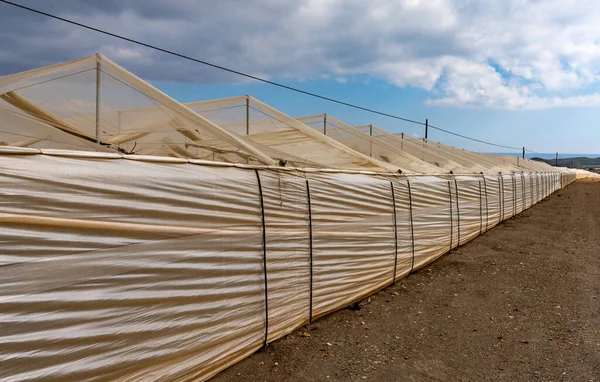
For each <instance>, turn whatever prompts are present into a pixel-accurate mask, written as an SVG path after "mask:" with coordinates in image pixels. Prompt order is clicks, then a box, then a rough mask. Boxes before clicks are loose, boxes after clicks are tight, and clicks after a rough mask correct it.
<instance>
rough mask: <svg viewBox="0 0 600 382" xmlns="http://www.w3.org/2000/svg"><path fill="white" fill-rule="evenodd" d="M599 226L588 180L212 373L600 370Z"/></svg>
mask: <svg viewBox="0 0 600 382" xmlns="http://www.w3.org/2000/svg"><path fill="white" fill-rule="evenodd" d="M599 229H600V183H598V182H593V181H578V182H576V183H574V184H572V185H570V186H568V187H567V188H566V189H564V190H561V191H559V192H556V193H555V194H553V195H552V196H550V197H549V198H547V199H546V200H544V201H542V202H541V203H539V204H538V205H536V206H534V207H533V208H530V209H529V210H527V211H525V212H523V213H522V214H520V215H519V216H517V217H515V218H513V219H511V220H508V221H507V222H505V223H503V224H501V225H499V226H498V227H496V228H495V229H493V230H491V231H490V232H488V233H487V234H485V235H483V236H481V237H479V238H477V239H475V240H473V241H471V242H470V243H468V244H466V245H464V246H462V247H460V248H458V249H457V250H455V251H453V252H452V253H450V254H447V255H445V256H443V257H442V258H441V259H439V260H438V261H436V262H435V263H433V264H431V265H430V266H428V267H426V268H424V269H421V270H420V271H418V272H417V273H415V274H413V275H411V276H410V277H408V278H406V279H403V280H401V281H399V282H398V283H396V285H395V286H392V287H389V288H387V289H385V290H383V291H381V292H379V293H377V294H375V295H374V296H371V297H370V298H368V299H365V300H364V301H363V302H362V303H361V304H360V306H361V309H360V310H349V309H345V310H341V311H338V312H336V313H333V314H331V315H329V316H327V317H324V318H322V319H321V320H319V321H317V322H315V323H313V324H312V325H310V326H308V327H307V328H304V329H301V330H298V331H296V332H294V333H292V334H290V335H289V336H287V337H285V338H282V339H281V340H279V341H276V342H274V343H271V344H270V345H269V346H268V347H267V348H266V349H264V350H262V351H260V352H258V353H255V354H254V355H252V356H251V357H249V358H247V359H245V360H244V361H242V362H240V363H238V364H236V365H234V366H232V367H230V368H229V369H227V370H225V371H223V372H222V373H220V374H219V375H217V376H216V377H215V378H214V379H213V380H212V382H220V381H284V380H287V381H363V380H374V381H448V380H453V381H486V380H494V381H600V231H599ZM305 332H306V333H309V334H310V337H305V336H303V333H305Z"/></svg>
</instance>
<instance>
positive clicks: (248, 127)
mask: <svg viewBox="0 0 600 382" xmlns="http://www.w3.org/2000/svg"><path fill="white" fill-rule="evenodd" d="M246 135H250V99H249V98H248V96H246Z"/></svg>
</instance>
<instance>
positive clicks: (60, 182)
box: [0, 54, 586, 381]
mask: <svg viewBox="0 0 600 382" xmlns="http://www.w3.org/2000/svg"><path fill="white" fill-rule="evenodd" d="M0 98H1V101H0V124H1V126H2V127H1V128H0V141H1V143H0V145H1V146H0V167H1V169H2V171H1V173H0V190H1V192H2V195H3V204H2V211H0V222H1V223H0V224H1V225H2V230H1V233H0V247H1V249H2V250H1V252H0V285H1V286H2V288H0V326H1V327H2V330H1V331H0V361H1V363H2V368H0V379H5V378H7V379H10V380H13V381H25V380H35V379H43V380H48V381H50V380H56V381H65V380H84V379H95V380H122V381H137V380H205V379H208V378H210V377H211V376H213V375H215V374H216V373H218V372H219V371H221V370H223V369H224V368H226V367H228V366H230V365H232V364H233V363H236V362H238V361H239V360H241V359H243V358H245V357H247V356H248V355H250V354H251V353H253V352H255V351H257V350H258V349H260V348H261V347H263V346H266V345H267V344H268V343H269V342H272V341H274V340H277V339H278V338H281V337H282V336H284V335H286V334H288V333H290V332H292V331H293V330H295V329H297V328H299V327H301V326H303V325H305V324H307V323H310V322H312V321H314V320H316V319H318V318H319V317H322V316H324V315H326V314H328V313H331V312H333V311H336V310H339V309H341V308H344V307H346V306H348V305H349V304H351V303H353V302H355V301H358V300H360V299H362V298H364V297H366V296H369V295H371V294H373V293H375V292H376V291H378V290H380V289H382V288H385V287H386V286H388V285H391V284H393V283H394V282H396V281H397V280H399V279H401V278H403V277H405V276H407V275H409V274H410V273H411V272H414V271H416V270H418V269H419V268H422V267H423V266H425V265H427V264H429V263H431V262H432V261H434V260H436V259H437V258H439V257H440V256H442V255H443V254H445V253H447V252H449V251H452V250H453V249H454V248H456V247H458V246H460V245H462V244H465V243H467V242H468V241H470V240H472V239H473V238H475V237H477V236H478V235H481V234H484V233H485V232H487V231H488V230H490V229H492V228H493V227H494V226H496V225H498V224H500V223H501V222H502V221H504V220H506V219H510V218H511V217H513V216H515V215H517V214H519V213H521V212H522V211H524V210H526V209H528V208H530V207H531V206H533V205H534V204H536V203H538V202H539V201H541V200H542V199H544V198H545V197H547V196H548V195H550V194H552V193H553V192H555V191H557V190H559V189H561V188H563V187H565V186H566V185H568V184H570V183H571V182H573V181H574V180H575V179H576V178H577V177H584V176H586V173H585V172H583V171H579V172H577V171H575V170H570V169H566V168H557V167H552V166H549V165H547V164H545V163H540V162H535V161H531V160H527V159H523V158H519V157H516V156H515V157H508V156H502V155H495V154H484V153H475V152H469V151H466V150H462V149H458V148H455V147H451V146H447V145H444V144H442V143H438V142H433V141H430V140H426V139H420V138H415V137H411V136H407V135H405V134H402V133H398V134H396V133H391V132H387V131H385V130H383V129H381V128H378V127H376V126H373V125H368V126H358V127H357V126H354V125H353V124H351V123H350V122H351V121H346V122H343V121H342V120H341V119H336V118H335V117H334V116H330V115H328V114H320V115H316V116H309V117H299V118H294V117H291V116H288V115H287V114H285V113H284V112H282V111H279V110H276V109H275V108H273V107H271V106H269V105H267V104H265V103H263V102H261V101H259V100H257V99H255V98H253V97H251V96H240V97H235V98H229V99H221V100H211V101H200V102H193V103H188V104H182V103H180V102H178V101H176V100H175V99H173V98H171V97H169V96H168V95H166V94H165V93H163V92H161V91H159V90H158V89H156V88H155V87H153V86H152V85H150V84H149V83H148V82H146V81H144V80H142V79H140V78H138V77H136V76H135V75H134V74H132V73H129V72H128V71H127V70H125V69H124V68H122V67H120V66H118V65H117V64H115V63H114V62H112V61H110V60H109V59H107V58H106V57H104V56H102V55H99V54H95V55H92V56H89V57H86V58H82V59H79V60H74V61H70V62H65V63H61V64H56V65H52V66H48V67H44V68H39V69H34V70H30V71H26V72H23V73H17V74H13V75H9V76H5V77H1V78H0Z"/></svg>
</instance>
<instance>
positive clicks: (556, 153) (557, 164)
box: [556, 152, 558, 167]
mask: <svg viewBox="0 0 600 382" xmlns="http://www.w3.org/2000/svg"><path fill="white" fill-rule="evenodd" d="M556 167H558V152H557V153H556Z"/></svg>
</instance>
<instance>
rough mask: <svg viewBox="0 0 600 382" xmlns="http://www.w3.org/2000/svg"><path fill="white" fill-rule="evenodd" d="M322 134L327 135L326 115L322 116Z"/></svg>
mask: <svg viewBox="0 0 600 382" xmlns="http://www.w3.org/2000/svg"><path fill="white" fill-rule="evenodd" d="M323 134H324V135H327V114H323Z"/></svg>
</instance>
